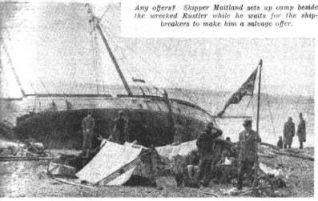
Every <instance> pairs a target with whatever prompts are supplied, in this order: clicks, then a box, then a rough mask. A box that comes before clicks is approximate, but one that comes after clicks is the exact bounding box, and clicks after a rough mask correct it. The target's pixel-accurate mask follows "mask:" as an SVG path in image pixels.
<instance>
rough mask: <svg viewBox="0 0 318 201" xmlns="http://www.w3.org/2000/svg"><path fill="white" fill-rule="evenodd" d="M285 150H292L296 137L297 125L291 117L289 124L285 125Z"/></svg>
mask: <svg viewBox="0 0 318 201" xmlns="http://www.w3.org/2000/svg"><path fill="white" fill-rule="evenodd" d="M283 134H284V142H285V143H284V148H285V149H286V148H291V145H292V143H293V137H294V136H295V124H294V122H293V119H292V118H291V117H289V118H288V120H287V122H286V123H285V124H284V130H283Z"/></svg>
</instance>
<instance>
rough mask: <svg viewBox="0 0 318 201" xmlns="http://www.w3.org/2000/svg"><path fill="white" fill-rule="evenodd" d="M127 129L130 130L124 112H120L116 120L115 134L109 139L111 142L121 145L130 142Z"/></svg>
mask: <svg viewBox="0 0 318 201" xmlns="http://www.w3.org/2000/svg"><path fill="white" fill-rule="evenodd" d="M127 128H128V121H127V120H126V119H125V117H124V112H123V111H119V112H118V117H117V119H115V125H114V128H113V133H112V135H111V136H110V137H109V140H111V141H114V142H116V143H119V144H124V143H125V141H128V133H127Z"/></svg>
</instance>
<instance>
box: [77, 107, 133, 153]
mask: <svg viewBox="0 0 318 201" xmlns="http://www.w3.org/2000/svg"><path fill="white" fill-rule="evenodd" d="M81 126H82V131H83V143H82V149H83V151H85V152H89V150H91V149H92V141H93V138H94V128H95V119H94V118H93V117H92V113H91V112H88V114H87V116H86V117H85V118H84V119H83V120H82V124H81ZM127 127H128V120H127V119H126V118H125V117H124V112H123V111H119V112H118V117H117V118H116V119H115V121H114V126H113V130H112V133H111V135H110V136H109V138H108V140H110V141H113V142H116V143H119V144H124V143H125V141H127V138H128V135H127Z"/></svg>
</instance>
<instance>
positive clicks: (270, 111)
mask: <svg viewBox="0 0 318 201" xmlns="http://www.w3.org/2000/svg"><path fill="white" fill-rule="evenodd" d="M265 82H266V81H265V79H264V87H263V88H264V90H265V93H266V103H267V106H268V111H269V116H270V118H271V124H272V128H273V132H274V135H275V136H277V135H276V129H275V125H274V118H273V114H272V110H271V106H270V102H269V98H268V91H267V87H266V86H267V85H266V83H265ZM264 95H265V94H264Z"/></svg>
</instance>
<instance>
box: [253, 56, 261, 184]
mask: <svg viewBox="0 0 318 201" xmlns="http://www.w3.org/2000/svg"><path fill="white" fill-rule="evenodd" d="M258 65H259V77H258V93H257V117H256V134H257V137H256V138H257V139H256V142H255V143H256V153H255V154H256V164H255V174H254V182H257V177H258V169H259V161H258V154H257V153H258V142H259V141H258V138H259V114H260V106H261V80H262V66H263V60H262V59H261V60H260V62H259V64H258ZM253 186H254V184H253Z"/></svg>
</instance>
